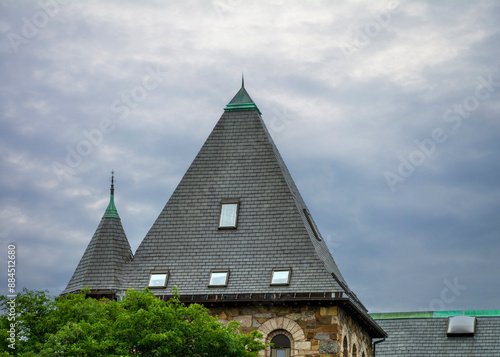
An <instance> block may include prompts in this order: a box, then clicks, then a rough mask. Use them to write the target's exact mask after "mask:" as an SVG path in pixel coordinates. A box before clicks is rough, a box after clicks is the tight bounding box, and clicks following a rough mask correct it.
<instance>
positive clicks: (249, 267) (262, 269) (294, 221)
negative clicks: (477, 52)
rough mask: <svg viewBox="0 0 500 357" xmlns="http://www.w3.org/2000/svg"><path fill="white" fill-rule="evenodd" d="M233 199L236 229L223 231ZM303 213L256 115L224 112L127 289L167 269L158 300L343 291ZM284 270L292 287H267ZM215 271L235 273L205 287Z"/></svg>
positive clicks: (133, 267)
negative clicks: (175, 292)
mask: <svg viewBox="0 0 500 357" xmlns="http://www.w3.org/2000/svg"><path fill="white" fill-rule="evenodd" d="M228 198H237V199H239V200H240V208H239V216H238V227H237V229H235V230H219V229H218V221H219V214H220V203H221V200H223V199H228ZM306 208H307V207H306V205H305V203H304V201H303V199H302V197H301V196H300V194H299V192H298V190H297V187H296V186H295V183H294V182H293V180H292V178H291V176H290V174H289V172H288V170H287V168H286V166H285V164H284V162H283V159H282V158H281V155H280V154H279V152H278V150H277V148H276V146H275V145H274V143H273V141H272V139H271V136H270V134H269V132H268V131H267V129H266V128H265V125H264V122H263V121H262V118H261V117H260V115H259V114H258V112H257V111H256V110H245V111H234V112H225V113H224V114H223V115H222V117H221V119H220V120H219V122H218V123H217V124H216V126H215V128H214V130H213V131H212V133H211V134H210V136H209V137H208V139H207V140H206V142H205V144H204V145H203V147H202V148H201V150H200V152H199V153H198V155H197V156H196V158H195V159H194V161H193V163H192V164H191V166H190V167H189V169H188V170H187V172H186V174H185V175H184V177H183V178H182V180H181V182H180V183H179V185H178V187H177V189H176V190H175V191H174V193H173V194H172V197H171V198H170V200H169V201H168V203H167V204H166V206H165V208H164V209H163V211H162V212H161V214H160V215H159V217H158V219H157V220H156V222H155V223H154V224H153V226H152V228H151V229H150V231H149V232H148V233H147V235H146V237H145V238H144V240H143V242H142V243H141V245H140V246H139V248H138V249H137V252H136V254H135V257H134V260H133V261H132V262H131V263H130V264H128V265H127V267H126V273H125V281H126V286H127V287H132V288H135V289H142V288H144V287H146V286H147V284H148V277H149V274H150V272H151V271H154V270H168V271H169V273H170V274H169V280H168V285H167V287H166V288H165V289H155V290H154V291H155V293H157V294H167V295H169V294H171V289H172V287H173V286H174V285H175V286H177V287H178V288H179V291H180V293H181V294H220V293H225V294H234V293H267V292H270V293H273V292H329V291H331V292H345V289H344V288H343V286H344V285H341V284H345V281H344V279H343V277H342V275H341V274H340V271H339V269H338V268H337V265H336V264H335V262H334V260H333V258H332V256H331V254H330V252H329V250H328V248H327V246H326V244H325V242H324V240H323V239H320V240H318V239H317V238H316V237H315V235H314V233H313V228H312V227H311V225H310V224H309V223H308V220H307V218H306V216H305V213H304V209H306ZM318 234H319V232H318ZM282 267H289V268H291V269H292V275H291V280H290V285H289V286H270V280H271V272H272V269H273V268H282ZM212 269H229V270H230V276H229V282H228V286H227V287H224V288H220V287H219V288H210V287H208V286H207V285H208V280H209V275H210V271H211V270H212ZM339 282H340V283H339ZM345 286H346V285H345Z"/></svg>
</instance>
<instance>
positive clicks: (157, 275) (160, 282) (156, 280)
mask: <svg viewBox="0 0 500 357" xmlns="http://www.w3.org/2000/svg"><path fill="white" fill-rule="evenodd" d="M167 277H168V273H167V272H152V273H151V274H150V275H149V285H148V286H149V287H150V288H164V287H166V286H167Z"/></svg>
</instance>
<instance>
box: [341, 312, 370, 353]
mask: <svg viewBox="0 0 500 357" xmlns="http://www.w3.org/2000/svg"><path fill="white" fill-rule="evenodd" d="M338 319H339V333H338V341H339V352H340V353H339V355H340V356H341V357H342V356H344V354H343V353H344V337H345V338H346V341H347V356H349V357H351V356H354V347H355V348H356V350H355V351H356V357H370V356H371V355H372V340H371V337H370V335H369V334H368V333H367V332H366V331H365V330H364V329H363V328H362V327H361V326H360V325H359V324H358V323H357V322H356V320H354V319H353V318H351V317H350V316H349V315H348V314H347V313H346V312H345V311H344V310H342V309H339V311H338ZM363 354H364V356H363Z"/></svg>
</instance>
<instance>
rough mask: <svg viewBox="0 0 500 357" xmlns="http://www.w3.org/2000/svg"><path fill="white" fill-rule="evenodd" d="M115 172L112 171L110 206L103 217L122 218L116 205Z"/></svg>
mask: <svg viewBox="0 0 500 357" xmlns="http://www.w3.org/2000/svg"><path fill="white" fill-rule="evenodd" d="M114 175H115V172H114V171H111V189H110V192H111V193H110V195H109V204H108V208H106V212H104V215H103V216H102V218H118V219H120V216H119V215H118V211H117V210H116V206H115V176H114Z"/></svg>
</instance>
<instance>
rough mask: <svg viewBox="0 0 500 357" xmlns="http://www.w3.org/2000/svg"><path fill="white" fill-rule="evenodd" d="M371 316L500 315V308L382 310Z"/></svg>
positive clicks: (403, 317)
mask: <svg viewBox="0 0 500 357" xmlns="http://www.w3.org/2000/svg"><path fill="white" fill-rule="evenodd" d="M370 316H371V317H372V318H373V319H374V320H395V319H425V318H446V317H451V316H500V310H453V311H418V312H382V313H374V314H370Z"/></svg>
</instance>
